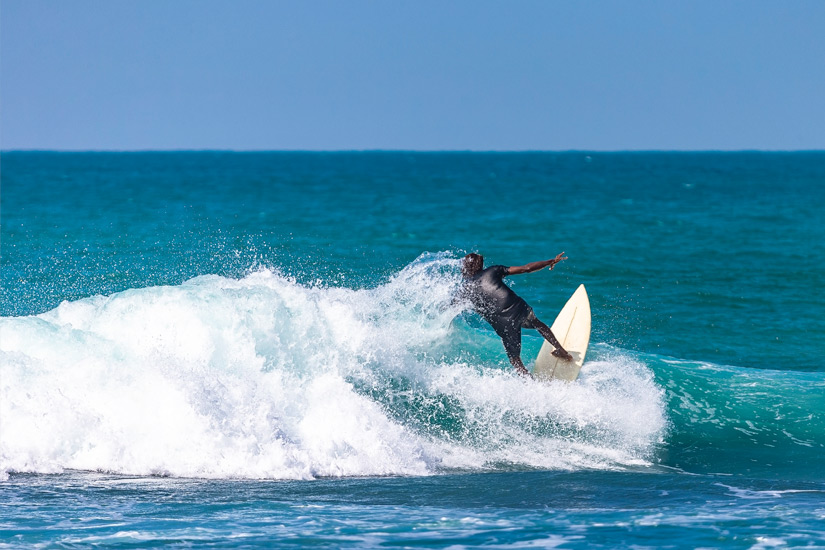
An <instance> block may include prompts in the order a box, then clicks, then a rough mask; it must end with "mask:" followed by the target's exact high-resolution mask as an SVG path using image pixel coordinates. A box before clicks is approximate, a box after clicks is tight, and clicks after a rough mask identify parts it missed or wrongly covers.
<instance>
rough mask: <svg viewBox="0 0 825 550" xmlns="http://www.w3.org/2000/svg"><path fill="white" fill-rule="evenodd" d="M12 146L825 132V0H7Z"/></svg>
mask: <svg viewBox="0 0 825 550" xmlns="http://www.w3.org/2000/svg"><path fill="white" fill-rule="evenodd" d="M0 25H1V27H0V47H1V48H2V49H1V50H0V94H1V95H0V117H2V118H0V147H2V148H3V149H70V150H76V149H80V150H85V149H95V150H100V149H117V150H121V149H242V150H243V149H289V150H294V149H309V150H317V149H420V150H443V149H459V150H464V149H472V150H525V149H529V150H537V149H543V150H567V149H588V150H627V149H631V150H632V149H685V150H695V149H721V150H727V149H825V1H819V0H809V1H805V0H800V1H786V0H782V1H773V2H764V1H726V0H713V1H710V0H709V1H682V2H669V1H665V0H660V1H624V2H617V1H604V2H590V1H588V2H576V1H564V2H561V1H513V2H509V1H508V2H505V1H498V2H492V1H457V2H449V1H447V0H438V1H426V0H425V1H420V0H416V1H404V2H400V1H389V0H385V1H378V0H375V1H369V2H367V1H361V0H353V1H328V2H321V1H312V0H310V1H299V0H295V1H293V2H280V1H264V0H260V1H255V0H240V1H222V2H217V1H209V0H199V1H189V0H168V1H167V0H140V1H138V0H134V1H122V0H114V1H95V2H91V1H83V0H79V1H78V0H73V1H71V2H68V1H57V0H55V1H48V2H44V1H39V0H2V4H1V5H0Z"/></svg>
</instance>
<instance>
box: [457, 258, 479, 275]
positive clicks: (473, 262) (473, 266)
mask: <svg viewBox="0 0 825 550" xmlns="http://www.w3.org/2000/svg"><path fill="white" fill-rule="evenodd" d="M482 269H484V256H482V255H481V254H467V255H466V256H464V261H463V263H462V264H461V273H462V274H463V275H464V276H465V277H472V276H473V275H475V274H476V273H478V272H479V271H481V270H482Z"/></svg>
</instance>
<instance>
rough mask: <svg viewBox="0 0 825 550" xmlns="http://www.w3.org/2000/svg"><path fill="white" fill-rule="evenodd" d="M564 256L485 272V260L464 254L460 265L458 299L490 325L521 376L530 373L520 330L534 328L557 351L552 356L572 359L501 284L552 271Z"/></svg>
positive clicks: (519, 298)
mask: <svg viewBox="0 0 825 550" xmlns="http://www.w3.org/2000/svg"><path fill="white" fill-rule="evenodd" d="M566 259H567V256H565V255H564V252H562V253H561V254H559V255H558V256H556V257H555V258H553V259H552V260H544V261H540V262H532V263H529V264H525V265H521V266H510V267H507V266H503V265H493V266H490V267H488V268H487V269H484V257H483V256H482V255H480V254H467V255H466V256H464V260H463V263H462V265H461V273H462V274H463V275H464V286H463V287H462V289H461V291H460V294H459V296H460V297H464V298H467V299H469V300H470V303H472V305H473V309H474V310H475V311H476V312H477V313H478V314H479V315H481V316H482V317H484V319H485V320H486V321H487V322H488V323H490V325H491V326H492V327H493V329H494V330H495V331H496V334H498V335H499V336H500V337H501V341H502V342H503V343H504V351H505V352H507V358H508V359H510V363H512V365H513V367H515V369H516V371H518V373H519V374H521V375H523V376H530V372H529V371H528V370H527V369H526V368H525V367H524V363H522V362H521V329H522V328H533V329H536V330H537V331H539V334H541V335H542V336H544V339H545V340H547V341H548V342H550V343H551V344H552V345H553V346H554V347H555V348H556V349H555V350H554V351H553V355H555V356H556V357H559V358H562V359H566V360H568V361H570V360H571V359H573V357H572V356H571V355H570V354H569V353H567V351H566V350H565V349H564V348H563V347H562V346H561V344H560V343H559V341H558V340H557V339H556V337H555V336H554V335H553V332H552V331H551V330H550V327H548V326H547V325H546V324H544V323H542V322H541V321H540V320H539V319H538V317H536V314H535V313H533V308H531V307H530V306H529V305H527V302H525V301H524V300H523V299H522V298H521V297H520V296H519V295H518V294H516V293H515V292H513V290H512V289H511V288H510V287H509V286H507V285H506V284H504V280H503V279H504V277H506V276H508V275H521V274H522V273H533V272H534V271H539V270H541V269H544V268H545V267H549V268H550V269H553V267H554V266H555V265H556V264H557V263H559V262H560V261H562V260H566Z"/></svg>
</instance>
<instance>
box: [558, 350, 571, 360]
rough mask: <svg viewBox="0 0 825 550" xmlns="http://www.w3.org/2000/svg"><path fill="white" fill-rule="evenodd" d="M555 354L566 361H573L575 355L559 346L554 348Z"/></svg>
mask: <svg viewBox="0 0 825 550" xmlns="http://www.w3.org/2000/svg"><path fill="white" fill-rule="evenodd" d="M553 356H554V357H558V358H559V359H564V360H565V361H572V360H573V356H572V355H570V354H569V353H567V352H566V351H564V350H563V349H561V348H557V349H554V350H553Z"/></svg>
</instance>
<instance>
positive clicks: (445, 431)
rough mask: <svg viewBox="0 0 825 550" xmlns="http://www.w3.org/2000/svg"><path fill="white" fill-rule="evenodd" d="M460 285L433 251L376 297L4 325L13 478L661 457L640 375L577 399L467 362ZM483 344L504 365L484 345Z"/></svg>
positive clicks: (115, 311) (596, 375)
mask: <svg viewBox="0 0 825 550" xmlns="http://www.w3.org/2000/svg"><path fill="white" fill-rule="evenodd" d="M458 281H459V275H458V262H457V261H456V260H454V259H452V258H451V257H450V255H449V254H426V255H423V256H422V257H420V258H419V259H417V260H416V261H415V262H413V263H412V264H410V265H409V266H407V267H405V268H404V269H403V270H401V271H400V272H399V273H397V274H395V275H394V276H393V277H391V278H390V279H389V280H388V281H387V282H386V283H384V284H382V285H380V286H378V287H376V288H371V289H359V290H353V289H347V288H327V287H323V286H317V285H316V286H304V285H300V284H298V283H296V282H295V281H294V280H291V279H289V278H286V277H283V276H282V275H280V274H279V273H278V272H276V271H271V270H260V271H257V272H254V273H251V274H249V275H248V276H246V277H244V278H242V279H239V280H235V279H227V278H224V277H219V276H205V277H198V278H195V279H192V280H190V281H188V282H186V283H184V284H182V285H179V286H174V287H152V288H145V289H133V290H129V291H125V292H121V293H118V294H114V295H112V296H109V297H102V296H96V297H92V298H87V299H83V300H79V301H76V302H71V303H69V302H64V303H62V304H61V305H60V306H59V307H57V308H55V309H54V310H52V311H49V312H47V313H44V314H42V315H38V316H32V317H17V318H4V319H2V320H0V330H2V335H3V338H2V342H0V353H2V385H0V397H1V398H0V422H2V426H1V427H2V429H0V471H2V472H5V473H6V474H7V473H8V472H59V471H62V470H64V469H79V470H92V471H105V472H114V473H123V474H138V475H170V476H181V477H211V478H234V477H237V478H273V479H309V478H314V477H321V476H374V475H428V474H432V473H438V472H441V471H444V470H448V469H455V468H458V469H476V468H483V469H487V468H500V467H513V466H514V465H515V466H517V467H531V468H545V467H547V468H573V469H575V468H581V467H617V465H618V466H621V465H625V466H626V465H633V464H638V463H646V461H648V460H649V459H651V455H652V452H653V449H655V446H656V445H657V444H658V442H660V441H661V437H662V434H663V433H664V430H665V427H666V420H665V414H664V408H663V406H662V396H661V391H660V390H659V389H658V388H657V387H656V386H655V384H653V382H652V380H651V378H650V375H649V372H647V371H646V369H645V368H644V367H643V366H642V365H640V364H637V363H634V362H633V361H632V360H630V359H627V358H619V359H606V360H604V361H601V362H599V361H596V362H591V363H590V364H589V366H588V369H587V373H585V374H584V375H583V376H582V378H581V381H580V383H576V384H557V383H552V384H535V383H532V382H528V381H525V380H522V379H520V378H518V377H516V376H514V375H513V374H512V373H511V372H510V371H509V369H507V370H506V371H504V372H503V371H502V369H501V368H500V366H499V365H497V364H495V362H492V363H493V365H491V362H490V361H489V359H488V358H487V357H485V356H484V353H483V352H482V353H481V354H480V355H481V356H479V353H478V350H467V349H463V343H462V342H460V340H461V336H462V333H466V332H467V331H469V330H472V329H470V328H469V327H468V326H467V325H466V323H464V322H463V321H462V320H461V318H459V320H457V321H454V317H455V315H456V313H457V312H458V311H457V309H456V306H454V305H451V302H450V298H451V295H452V292H453V291H454V289H455V286H456V285H457V284H458ZM474 337H479V338H481V339H482V340H483V341H485V342H486V343H485V344H484V345H487V344H489V345H490V346H491V347H495V349H496V350H497V351H496V353H497V354H498V351H499V350H498V349H497V347H496V344H497V342H496V337H495V335H494V334H493V333H492V332H491V331H482V332H481V333H480V334H476V335H474ZM456 342H459V343H458V344H457V343H456ZM494 343H495V344H494ZM496 357H497V355H496ZM617 373H622V375H621V376H619V374H617Z"/></svg>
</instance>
